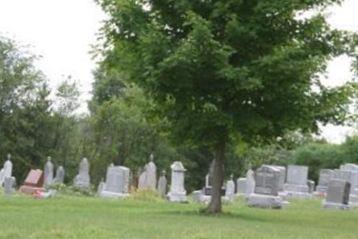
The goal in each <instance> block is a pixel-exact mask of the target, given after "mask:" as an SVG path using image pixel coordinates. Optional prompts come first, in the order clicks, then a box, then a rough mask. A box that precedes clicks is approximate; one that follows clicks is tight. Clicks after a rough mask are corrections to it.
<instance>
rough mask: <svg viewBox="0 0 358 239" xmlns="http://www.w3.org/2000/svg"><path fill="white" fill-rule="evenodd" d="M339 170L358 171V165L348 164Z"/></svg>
mask: <svg viewBox="0 0 358 239" xmlns="http://www.w3.org/2000/svg"><path fill="white" fill-rule="evenodd" d="M339 169H340V170H343V171H358V165H357V164H353V163H347V164H344V165H341V166H340V168H339Z"/></svg>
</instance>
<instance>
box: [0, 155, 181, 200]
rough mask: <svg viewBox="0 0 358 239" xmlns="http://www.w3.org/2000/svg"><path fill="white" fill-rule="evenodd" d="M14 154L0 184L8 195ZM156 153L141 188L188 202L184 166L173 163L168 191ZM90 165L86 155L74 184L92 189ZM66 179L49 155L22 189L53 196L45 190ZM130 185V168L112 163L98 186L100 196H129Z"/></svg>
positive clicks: (0, 175)
mask: <svg viewBox="0 0 358 239" xmlns="http://www.w3.org/2000/svg"><path fill="white" fill-rule="evenodd" d="M10 158H11V156H10V155H9V156H8V160H7V161H6V162H5V164H4V168H3V169H2V170H1V171H0V180H1V181H0V183H1V185H4V191H5V193H6V194H7V195H10V194H12V193H13V192H14V191H15V181H16V180H15V178H14V177H12V176H11V175H12V163H11V160H10ZM153 159H154V157H153V155H151V156H150V162H149V163H148V164H146V165H145V167H144V170H143V172H141V174H140V176H139V180H138V185H137V187H138V189H139V190H153V191H155V190H157V191H158V194H160V195H161V196H162V197H167V198H168V199H169V200H170V201H173V202H186V201H187V196H186V190H185V187H184V174H185V171H186V170H185V168H184V166H183V164H182V163H181V162H179V161H176V162H174V163H173V164H172V165H171V171H172V173H171V186H170V191H169V192H168V193H167V187H168V186H167V179H166V173H165V171H163V172H162V174H161V176H160V178H159V180H158V183H157V168H156V166H155V164H154V162H153ZM89 172H90V165H89V162H88V160H87V159H86V158H83V159H82V160H81V162H80V164H79V171H78V174H77V175H76V176H75V178H74V180H73V185H74V187H76V188H80V189H84V190H86V189H90V186H91V184H90V174H89ZM64 178H65V170H64V168H63V167H62V166H59V167H58V168H57V170H56V176H54V164H53V163H52V160H51V157H48V159H47V162H46V164H45V167H44V170H43V171H42V170H40V169H32V170H30V172H29V173H28V175H27V177H26V179H25V182H24V184H23V185H22V186H21V187H20V189H19V191H20V192H22V193H25V194H31V195H34V194H38V193H40V194H41V195H49V196H50V195H51V192H52V190H49V191H48V192H46V189H47V188H49V187H51V186H52V185H54V184H62V183H63V182H64ZM130 186H131V171H130V169H129V168H127V167H124V166H115V165H113V164H111V165H110V166H109V167H108V168H107V173H106V180H105V182H101V183H100V184H99V186H98V190H97V192H98V195H99V196H101V197H109V198H121V197H127V196H129V192H130Z"/></svg>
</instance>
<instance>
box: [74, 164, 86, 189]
mask: <svg viewBox="0 0 358 239" xmlns="http://www.w3.org/2000/svg"><path fill="white" fill-rule="evenodd" d="M89 168H90V166H89V163H88V160H87V158H83V159H82V161H81V163H80V167H79V172H78V174H77V175H76V177H75V178H74V182H73V183H74V186H75V187H77V188H82V189H89V188H90V175H89Z"/></svg>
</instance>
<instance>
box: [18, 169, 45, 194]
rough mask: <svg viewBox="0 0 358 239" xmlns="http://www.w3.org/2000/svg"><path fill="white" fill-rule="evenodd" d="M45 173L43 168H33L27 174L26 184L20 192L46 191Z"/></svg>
mask: <svg viewBox="0 0 358 239" xmlns="http://www.w3.org/2000/svg"><path fill="white" fill-rule="evenodd" d="M43 183H44V175H43V172H42V170H40V169H36V170H33V169H32V170H31V171H30V172H29V174H28V175H27V177H26V179H25V182H24V185H22V186H21V187H20V192H22V193H25V194H33V193H34V192H38V191H40V192H41V191H44V188H43Z"/></svg>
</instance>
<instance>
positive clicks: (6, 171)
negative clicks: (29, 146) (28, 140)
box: [0, 154, 12, 186]
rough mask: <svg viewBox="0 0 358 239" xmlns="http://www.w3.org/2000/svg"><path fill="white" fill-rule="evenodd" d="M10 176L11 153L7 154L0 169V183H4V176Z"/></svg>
mask: <svg viewBox="0 0 358 239" xmlns="http://www.w3.org/2000/svg"><path fill="white" fill-rule="evenodd" d="M11 176H12V162H11V154H8V155H7V160H6V161H5V163H4V167H3V168H2V169H1V171H0V185H1V186H2V185H3V184H4V180H5V178H10V177H11Z"/></svg>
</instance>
